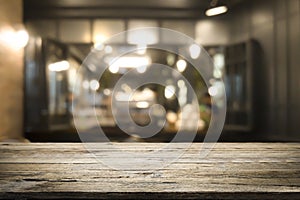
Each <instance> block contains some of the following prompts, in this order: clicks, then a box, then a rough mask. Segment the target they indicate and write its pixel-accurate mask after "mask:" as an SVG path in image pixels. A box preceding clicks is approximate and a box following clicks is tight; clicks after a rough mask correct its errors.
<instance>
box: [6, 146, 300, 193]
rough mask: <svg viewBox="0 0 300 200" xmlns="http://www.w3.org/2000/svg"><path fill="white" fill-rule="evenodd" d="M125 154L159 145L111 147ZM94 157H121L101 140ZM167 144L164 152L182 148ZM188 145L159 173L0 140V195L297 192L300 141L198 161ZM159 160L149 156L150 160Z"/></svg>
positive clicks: (220, 152)
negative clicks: (121, 166) (120, 148)
mask: <svg viewBox="0 0 300 200" xmlns="http://www.w3.org/2000/svg"><path fill="white" fill-rule="evenodd" d="M118 145H119V146H120V147H122V148H123V150H124V151H128V152H142V153H143V152H144V153H147V152H150V151H152V150H154V149H159V148H161V147H163V146H165V145H166V144H162V143H159V144H155V143H126V144H118ZM94 147H95V148H94V149H93V150H94V151H95V153H96V154H98V155H99V156H101V157H103V158H104V157H105V158H106V159H108V160H109V159H110V157H111V159H112V160H113V159H122V157H118V154H117V153H118V151H117V150H114V149H110V148H109V146H108V144H99V145H98V144H95V146H94ZM183 147H184V144H172V145H171V148H170V149H168V151H169V152H170V153H171V154H170V155H173V154H172V153H173V152H176V151H177V150H182V148H183ZM200 149H201V144H200V143H199V144H197V143H194V144H192V145H191V146H190V148H189V149H186V150H185V151H184V154H183V155H182V157H180V158H179V159H177V160H174V161H173V162H172V163H171V164H170V165H167V166H165V167H164V168H162V169H159V170H143V169H139V168H136V169H134V168H133V169H132V170H130V171H118V170H113V169H111V168H110V167H109V166H106V165H104V164H102V163H101V162H99V160H97V159H96V158H95V156H94V155H93V154H92V153H91V152H89V151H88V150H87V149H85V147H84V145H83V144H80V143H77V144H75V143H60V144H59V143H53V144H51V143H30V144H20V143H18V144H1V145H0V198H2V199H7V198H11V199H14V198H38V199H47V198H48V199H55V198H69V199H76V198H77V199H82V198H90V199H94V198H97V199H98V198H119V199H122V198H123V199H125V198H136V199H152V198H155V197H159V198H160V199H172V198H191V199H197V198H203V199H215V198H227V199H233V198H244V199H249V198H252V199H253V198H254V199H255V198H264V199H274V198H280V199H285V198H288V199H297V198H298V197H299V195H300V144H299V143H243V144H241V143H218V144H216V145H215V148H213V149H212V151H211V152H210V153H209V154H208V156H207V157H205V158H200V157H199V156H198V155H199V150H200ZM156 158H159V155H155V156H154V157H153V159H156Z"/></svg>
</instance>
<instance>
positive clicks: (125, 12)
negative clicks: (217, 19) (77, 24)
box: [24, 0, 245, 20]
mask: <svg viewBox="0 0 300 200" xmlns="http://www.w3.org/2000/svg"><path fill="white" fill-rule="evenodd" d="M244 1H245V0H219V4H226V5H227V6H228V7H229V8H233V7H235V6H237V5H238V4H240V3H242V2H244ZM210 3H211V1H210V0H24V19H25V20H28V19H41V18H144V19H145V18H149V19H197V18H203V17H204V11H205V10H206V9H207V8H209V7H210Z"/></svg>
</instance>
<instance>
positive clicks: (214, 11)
mask: <svg viewBox="0 0 300 200" xmlns="http://www.w3.org/2000/svg"><path fill="white" fill-rule="evenodd" d="M227 10H228V8H227V6H218V7H214V8H210V9H208V10H206V12H205V14H206V16H209V17H210V16H215V15H220V14H223V13H226V12H227Z"/></svg>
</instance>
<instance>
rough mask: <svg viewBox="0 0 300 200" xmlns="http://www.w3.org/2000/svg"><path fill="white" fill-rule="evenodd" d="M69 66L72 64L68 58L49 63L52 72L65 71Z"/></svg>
mask: <svg viewBox="0 0 300 200" xmlns="http://www.w3.org/2000/svg"><path fill="white" fill-rule="evenodd" d="M69 68H70V64H69V62H68V61H66V60H63V61H60V62H56V63H51V64H49V65H48V69H49V70H50V71H52V72H60V71H65V70H68V69H69Z"/></svg>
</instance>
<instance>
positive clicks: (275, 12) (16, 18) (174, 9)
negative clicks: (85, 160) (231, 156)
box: [0, 0, 300, 142]
mask: <svg viewBox="0 0 300 200" xmlns="http://www.w3.org/2000/svg"><path fill="white" fill-rule="evenodd" d="M143 27H161V28H168V29H172V30H175V31H179V32H181V33H183V34H186V35H187V36H189V37H191V38H193V39H194V40H195V41H196V42H197V43H198V44H200V45H202V46H203V47H204V49H205V50H206V51H207V52H208V54H209V55H210V56H211V58H212V61H213V63H214V66H212V68H211V70H212V72H213V77H214V78H213V79H212V80H211V82H212V85H214V87H209V88H207V86H206V84H205V83H204V81H203V78H202V77H201V75H200V74H199V73H197V72H196V71H195V70H194V69H193V67H192V66H191V64H190V63H189V62H188V61H187V60H185V58H183V57H181V56H179V55H176V54H173V53H170V52H167V51H162V50H155V49H151V45H152V44H155V43H158V42H161V43H164V44H167V45H169V46H170V47H172V48H174V49H175V50H178V49H182V48H184V49H186V50H187V51H188V52H189V53H190V57H191V58H192V59H197V58H198V57H199V55H200V53H201V49H200V48H199V46H197V45H194V46H193V45H190V46H186V45H185V43H184V42H183V41H173V40H170V38H169V37H168V35H164V34H159V33H157V32H151V31H150V32H145V33H144V34H145V35H146V36H147V41H145V42H143V43H140V42H139V41H136V40H135V39H136V37H135V36H134V35H130V34H128V35H126V36H124V37H118V41H114V42H106V41H107V39H109V38H110V37H111V36H113V35H115V34H118V33H120V32H123V31H126V30H130V29H134V28H143ZM136 46H138V47H140V48H141V50H139V51H136V52H133V53H132V54H131V55H128V56H127V57H123V58H124V59H123V61H122V60H121V61H119V62H118V63H117V64H118V65H117V64H115V65H111V66H109V68H108V69H107V70H106V71H105V73H104V75H103V76H102V77H101V79H100V80H97V79H93V78H87V79H86V77H92V76H91V74H93V72H94V71H95V70H96V66H93V65H83V66H82V68H83V70H80V73H77V72H78V70H79V68H80V66H81V64H82V62H83V61H84V59H85V58H86V56H87V55H88V54H89V52H91V51H101V52H103V66H105V65H107V63H109V61H108V62H107V60H111V59H113V56H112V55H113V53H114V52H117V51H119V50H122V49H130V48H133V47H136ZM0 47H1V48H0V91H1V95H0V102H1V103H0V116H1V120H0V141H31V142H80V138H79V137H78V134H77V131H76V129H75V127H74V122H73V113H72V112H73V111H72V101H73V100H74V93H73V91H72V89H73V88H74V85H75V82H76V79H80V83H81V84H82V91H80V95H82V98H84V99H85V100H86V102H88V104H90V105H91V107H90V108H88V107H85V109H84V110H83V113H82V116H83V117H84V118H85V122H86V123H85V125H86V126H87V127H88V128H87V129H89V130H92V129H93V127H95V126H97V124H91V123H92V120H90V119H89V117H90V116H92V115H94V113H96V115H97V118H98V121H99V123H100V125H101V126H102V128H103V130H104V131H105V134H106V136H107V137H109V138H110V140H111V141H119V142H122V141H125V142H139V141H146V142H169V141H171V140H172V138H174V136H175V135H176V132H177V131H178V128H179V126H178V124H180V122H182V121H184V120H192V116H193V111H192V110H191V111H190V113H191V115H189V116H184V115H182V114H181V111H180V109H179V104H186V107H185V109H186V110H189V109H190V108H189V106H188V102H186V97H187V96H188V95H189V94H188V92H187V91H186V87H185V85H184V82H182V81H180V80H178V79H176V77H175V76H174V75H171V74H165V76H166V84H167V85H168V86H166V87H163V86H158V85H151V84H149V85H146V86H144V87H141V88H139V90H138V91H136V92H135V93H134V96H133V97H132V99H131V101H130V111H131V113H130V114H131V116H132V118H133V120H134V121H135V122H136V123H137V124H139V125H141V126H145V125H147V124H148V123H149V120H150V119H149V116H148V112H149V108H150V107H151V105H153V104H156V103H159V104H161V105H163V106H164V108H165V110H166V124H165V125H164V128H163V129H162V130H161V131H160V132H159V133H158V134H157V135H155V136H153V137H151V138H147V139H141V138H140V137H139V136H138V133H137V135H136V136H129V135H128V134H126V133H124V132H123V131H122V130H120V128H119V127H118V126H117V125H116V122H115V120H114V119H113V116H112V112H111V103H110V102H111V99H112V98H116V99H117V100H119V101H120V103H122V98H123V99H124V98H125V99H126V93H124V94H119V96H116V97H114V96H113V95H112V89H113V87H114V85H115V83H116V82H117V80H118V79H119V78H120V77H121V76H122V75H123V74H124V73H126V72H127V71H128V70H129V69H132V68H136V65H138V64H144V65H147V64H150V63H161V64H164V65H167V66H169V67H172V68H174V69H176V70H177V71H178V72H180V73H181V74H183V75H184V76H185V77H186V78H187V79H188V80H189V82H190V83H191V84H192V85H193V88H195V90H196V91H198V92H197V94H196V95H197V98H198V103H199V110H200V116H196V117H199V118H200V121H199V125H198V132H197V136H196V138H195V141H198V142H200V141H202V140H203V138H204V137H205V134H206V131H207V128H208V125H209V122H210V117H211V97H212V96H215V95H217V92H218V90H217V88H218V84H219V83H220V81H221V80H223V81H224V83H225V88H226V96H227V115H226V121H225V125H224V129H223V132H222V135H221V138H220V141H224V142H251V141H260V142H267V141H268V142H269V141H273V142H295V141H300V131H299V129H300V123H299V121H300V79H299V78H298V76H299V75H300V54H299V52H300V0H264V1H262V0H164V1H161V0H148V1H139V0H126V1H123V0H84V1H83V0H43V1H40V0H9V1H8V0H0ZM105 63H106V64H105ZM124 63H125V64H124ZM144 70H151V68H150V69H141V68H137V75H138V73H144ZM76 74H77V76H76ZM162 74H163V72H162ZM124 87H125V88H124V91H126V90H130V88H128V87H126V86H124ZM175 94H176V95H177V96H178V95H179V96H178V97H179V98H178V100H177V99H176V98H175ZM93 98H95V102H94V104H93V102H92V101H93V100H94V99H93ZM90 101H91V102H90ZM93 107H95V109H93ZM120 112H122V111H121V109H120ZM156 113H157V116H158V118H160V117H164V113H160V112H159V110H158V111H157V112H156ZM121 114H122V113H121ZM124 120H125V121H126V119H124ZM184 129H186V131H187V132H188V130H189V124H185V127H184Z"/></svg>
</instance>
